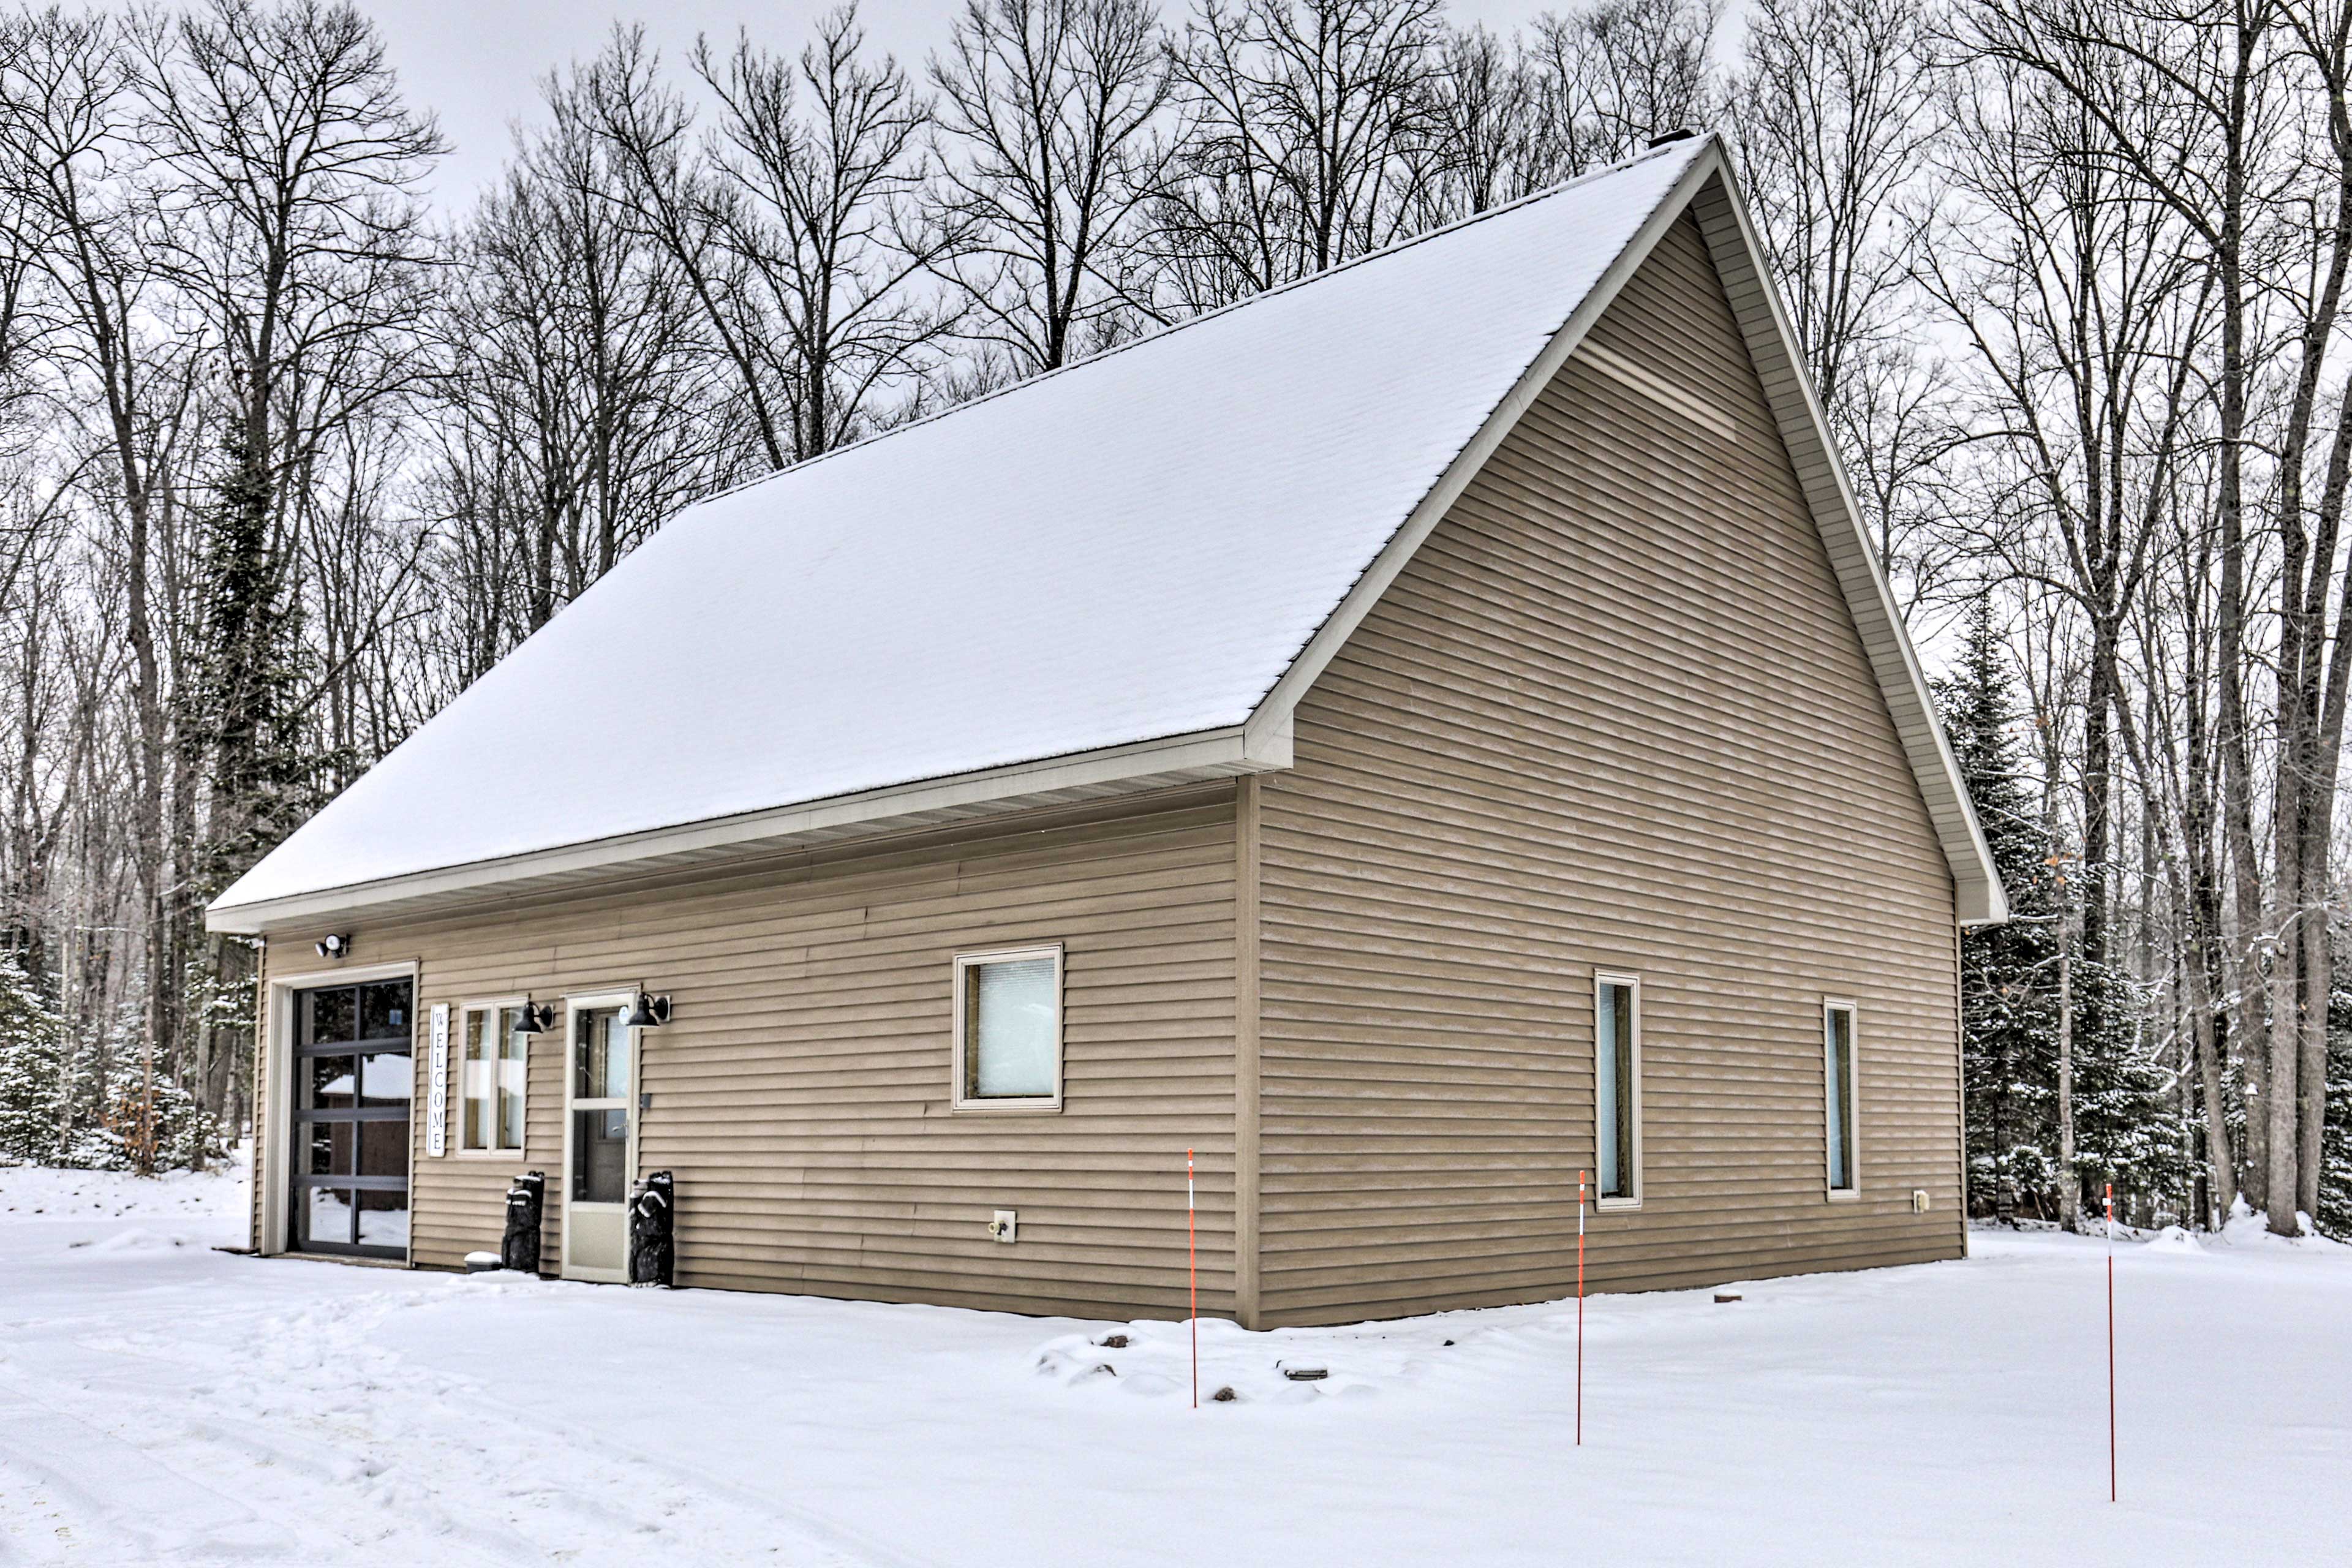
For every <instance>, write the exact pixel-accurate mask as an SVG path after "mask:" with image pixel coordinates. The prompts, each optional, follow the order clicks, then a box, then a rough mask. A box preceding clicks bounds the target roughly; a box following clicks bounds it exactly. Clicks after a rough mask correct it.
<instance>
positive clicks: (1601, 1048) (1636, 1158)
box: [1592, 973, 1642, 1208]
mask: <svg viewBox="0 0 2352 1568" xmlns="http://www.w3.org/2000/svg"><path fill="white" fill-rule="evenodd" d="M1592 1046H1593V1050H1592V1106H1593V1121H1594V1129H1593V1131H1594V1139H1593V1147H1594V1149H1595V1151H1596V1153H1595V1156H1594V1163H1595V1165H1596V1167H1597V1169H1596V1170H1595V1171H1594V1173H1593V1174H1594V1178H1595V1182H1594V1190H1595V1192H1596V1193H1597V1194H1599V1201H1600V1206H1601V1207H1602V1208H1633V1207H1634V1206H1636V1205H1639V1204H1640V1203H1641V1201H1642V982H1641V980H1640V978H1639V977H1638V976H1635V975H1631V974H1606V973H1604V974H1596V975H1594V976H1593V979H1592Z"/></svg>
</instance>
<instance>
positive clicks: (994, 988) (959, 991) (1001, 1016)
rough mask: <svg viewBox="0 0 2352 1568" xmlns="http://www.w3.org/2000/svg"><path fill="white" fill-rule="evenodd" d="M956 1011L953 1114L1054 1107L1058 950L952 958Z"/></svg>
mask: <svg viewBox="0 0 2352 1568" xmlns="http://www.w3.org/2000/svg"><path fill="white" fill-rule="evenodd" d="M955 1008H956V1026H955V1104H956V1106H957V1108H958V1109H960V1110H1059V1109H1060V1108H1061V1104H1062V950H1061V949H1060V948H1058V947H1042V948H1029V949H1025V950H1023V951H1020V952H974V953H965V954H963V955H961V956H960V957H958V958H957V960H956V961H955Z"/></svg>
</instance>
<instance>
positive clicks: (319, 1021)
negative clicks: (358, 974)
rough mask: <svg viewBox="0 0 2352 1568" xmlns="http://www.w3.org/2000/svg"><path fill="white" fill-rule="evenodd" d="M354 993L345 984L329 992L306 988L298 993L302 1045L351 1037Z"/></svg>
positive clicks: (355, 1021)
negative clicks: (300, 997) (299, 998)
mask: <svg viewBox="0 0 2352 1568" xmlns="http://www.w3.org/2000/svg"><path fill="white" fill-rule="evenodd" d="M356 996H357V993H356V992H354V991H352V989H351V988H350V987H348V986H338V987H337V988H336V989H334V990H332V991H306V992H304V993H303V994H302V1009H301V1019H302V1037H301V1041H300V1043H301V1044H303V1045H306V1046H321V1045H325V1044H327V1043H329V1042H330V1041H334V1040H349V1039H355V1038H357V1036H356V1035H355V1034H354V1033H353V1029H354V1026H356V1024H357V1023H358V1017H357V1015H356V1014H355V1013H354V1011H353V1007H354V1002H355V998H356Z"/></svg>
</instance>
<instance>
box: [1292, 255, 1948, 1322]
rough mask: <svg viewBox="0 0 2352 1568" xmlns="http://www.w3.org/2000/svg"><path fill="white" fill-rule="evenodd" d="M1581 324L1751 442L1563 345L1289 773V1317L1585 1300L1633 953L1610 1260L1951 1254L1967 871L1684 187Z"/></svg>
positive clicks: (1337, 681)
mask: <svg viewBox="0 0 2352 1568" xmlns="http://www.w3.org/2000/svg"><path fill="white" fill-rule="evenodd" d="M1588 341H1589V342H1593V343H1596V344H1599V345H1601V347H1602V348H1604V349H1605V350H1607V351H1610V352H1611V353H1613V354H1614V355H1616V356H1618V357H1619V358H1620V359H1621V360H1622V361H1624V362H1630V363H1633V364H1634V365H1636V366H1639V367H1641V369H1642V370H1643V371H1644V372H1646V373H1647V374H1653V375H1655V376H1657V377H1659V378H1662V379H1664V380H1665V381H1668V382H1670V383H1672V384H1674V385H1675V386H1676V387H1678V388H1681V389H1683V390H1684V391H1685V392H1686V393H1687V394H1688V395H1691V396H1693V397H1696V398H1698V399H1701V400H1703V401H1704V402H1705V403H1706V404H1709V405H1713V406H1714V407H1715V408H1717V410H1719V411H1720V412H1721V414H1722V415H1723V416H1725V417H1727V418H1728V420H1729V421H1730V423H1731V426H1732V432H1733V433H1732V436H1731V438H1730V439H1729V440H1728V441H1726V440H1725V439H1724V438H1723V437H1722V436H1721V435H1720V434H1719V433H1718V432H1717V430H1714V429H1710V428H1709V427H1708V423H1709V422H1702V421H1697V420H1694V419H1693V418H1691V417H1690V416H1688V414H1687V413H1686V412H1676V411H1675V409H1674V408H1673V407H1672V406H1670V405H1666V404H1664V403H1661V402H1660V401H1659V400H1657V399H1655V398H1654V397H1651V396H1647V395H1643V394H1642V393H1641V392H1639V391H1636V390H1634V389H1633V387H1631V386H1629V385H1628V384H1627V383H1626V381H1625V379H1624V378H1623V377H1622V376H1612V375H1610V374H1605V373H1603V372H1602V371H1601V370H1599V369H1596V368H1595V367H1594V365H1593V363H1592V360H1593V359H1594V358H1597V357H1599V356H1579V357H1575V358H1571V359H1570V362H1569V363H1568V365H1567V366H1566V368H1565V369H1563V370H1562V371H1561V373H1560V374H1559V375H1558V376H1557V377H1556V378H1555V380H1554V382H1553V384H1551V385H1550V386H1549V387H1548V388H1547V389H1546V391H1545V392H1544V394H1543V395H1542V396H1541V397H1540V398H1539V399H1538V402H1537V404H1536V405H1535V406H1534V407H1533V408H1532V409H1531V410H1530V411H1529V413H1528V415H1527V416H1525V417H1524V418H1523V419H1522V420H1521V422H1520V423H1519V425H1518V426H1517V428H1516V429H1515V430H1514V431H1513V432H1512V434H1511V435H1510V436H1509V437H1508V438H1507V440H1506V441H1505V443H1504V444H1503V446H1502V447H1501V448H1500V449H1499V450H1498V451H1497V453H1496V456H1495V458H1493V459H1491V460H1490V461H1489V462H1488V464H1487V465H1486V468H1485V469H1484V470H1483V471H1482V472H1481V473H1480V475H1479V476H1478V477H1477V479H1475V480H1474V481H1473V482H1472V484H1471V486H1470V488H1469V489H1467V490H1466V491H1465V494H1464V495H1463V497H1462V499H1461V500H1459V501H1457V502H1456V503H1455V504H1454V508H1453V509H1452V510H1451V511H1450V512H1449V513H1448V514H1447V516H1446V518H1445V519H1444V521H1442V522H1441V523H1440V524H1439V526H1438V528H1437V529H1436V531H1434V532H1433V534H1432V536H1431V537H1430V539H1429V540H1428V542H1426V543H1425V544H1424V545H1423V548H1422V549H1421V551H1420V552H1419V553H1418V554H1417V555H1416V556H1415V557H1414V558H1413V560H1412V563H1410V564H1409V565H1408V566H1407V567H1406V569H1405V571H1404V573H1403V574H1402V576H1401V577H1400V578H1399V579H1398V581H1397V582H1396V583H1395V584H1393V585H1392V586H1391V588H1390V589H1389V591H1388V592H1387V594H1386V595H1384V596H1383V597H1382V599H1381V602H1380V604H1379V605H1377V607H1376V608H1375V609H1374V610H1373V611H1372V612H1371V614H1370V616H1369V617H1368V618H1367V619H1366V621H1365V622H1364V623H1363V625H1362V626H1360V627H1359V628H1358V629H1357V631H1356V632H1355V634H1354V635H1353V636H1352V637H1351V638H1350V639H1349V643H1348V644H1347V646H1346V647H1344V648H1343V649H1342V650H1341V652H1340V653H1339V657H1338V658H1336V659H1335V660H1334V661H1333V663H1332V665H1331V666H1330V667H1329V668H1328V669H1327V670H1326V671H1325V672H1324V673H1323V674H1322V676H1321V677H1320V678H1319V679H1318V681H1317V682H1316V684H1315V686H1314V688H1313V689H1311V690H1310V691H1309V692H1308V694H1307V697H1306V698H1305V700H1303V701H1302V702H1301V704H1300V705H1299V708H1298V710H1297V766H1296V768H1295V769H1294V770H1292V771H1290V772H1287V773H1278V774H1272V775H1268V776H1266V777H1265V778H1264V779H1263V780H1261V781H1259V783H1258V785H1257V802H1256V805H1257V810H1258V819H1257V827H1258V843H1257V847H1256V856H1257V858H1258V860H1259V862H1260V865H1261V867H1262V871H1261V882H1260V887H1259V898H1258V909H1257V919H1258V926H1259V929H1258V937H1257V940H1258V943H1259V948H1260V953H1261V958H1260V963H1261V975H1260V980H1259V984H1260V992H1261V1001H1260V1009H1261V1018H1260V1024H1259V1038H1258V1043H1257V1054H1256V1067H1257V1072H1258V1075H1259V1079H1260V1082H1261V1085H1262V1094H1263V1100H1262V1105H1261V1115H1260V1125H1259V1127H1258V1129H1257V1153H1258V1159H1257V1167H1258V1169H1257V1182H1258V1186H1259V1191H1260V1194H1261V1203H1262V1215H1261V1216H1260V1242H1259V1246H1260V1257H1259V1259H1258V1263H1259V1279H1260V1291H1259V1304H1260V1313H1259V1316H1260V1318H1261V1320H1262V1321H1265V1322H1269V1323H1283V1322H1309V1321H1346V1320H1352V1319H1360V1318H1364V1317H1371V1316H1392V1315H1397V1314H1401V1313H1406V1312H1414V1311H1423V1310H1437V1309H1444V1308H1454V1307H1466V1306H1475V1305H1486V1304H1493V1303H1500V1302H1508V1301H1517V1300H1542V1299H1547V1298H1551V1297H1557V1296H1559V1295H1561V1294H1564V1293H1568V1292H1570V1291H1572V1289H1573V1288H1574V1279H1575V1236H1576V1180H1577V1173H1578V1170H1579V1168H1580V1167H1584V1168H1590V1167H1591V1164H1592V1163H1593V1148H1594V1135H1593V1122H1592V1079H1593V1074H1592V976H1593V972H1594V970H1595V968H1596V967H1600V968H1605V969H1609V970H1629V971H1632V972H1633V973H1638V974H1639V975H1640V976H1641V977H1642V980H1643V1053H1644V1076H1643V1120H1644V1187H1645V1196H1644V1202H1643V1205H1642V1207H1641V1208H1640V1209H1639V1210H1638V1211H1634V1212H1612V1213H1609V1214H1605V1215H1593V1216H1592V1218H1591V1221H1590V1230H1591V1237H1590V1255H1589V1259H1588V1271H1587V1277H1588V1280H1589V1282H1590V1284H1591V1286H1592V1287H1593V1288H1597V1289H1655V1288H1668V1287H1677V1286H1691V1285H1699V1284H1706V1283H1712V1282H1719V1281H1722V1280H1726V1279H1739V1278H1753V1277H1758V1276H1763V1275H1770V1274H1776V1273H1788V1272H1794V1271H1802V1270H1811V1269H1821V1268H1855V1267H1863V1266H1867V1265H1873V1264H1885V1263H1897V1262H1909V1261H1917V1260H1924V1259H1928V1258H1948V1257H1954V1256H1958V1254H1959V1253H1960V1252H1961V1250H1962V1247H1963V1232H1962V1229H1961V1224H1960V1215H1959V1205H1958V1200H1959V1190H1958V1176H1959V1159H1960V1155H1959V1146H1958V1134H1959V1121H1958V1055H1957V1027H1958V1024H1957V1008H1956V999H1955V989H1954V986H1955V967H1956V959H1955V945H1954V936H1955V907H1954V890H1953V885H1952V880H1951V876H1950V872H1949V869H1948V863H1947V861H1946V860H1945V858H1944V854H1943V851H1942V849H1941V848H1940V847H1939V846H1938V843H1937V838H1936V836H1935V833H1934V830H1933V827H1932V826H1931V824H1930V821H1929V818H1928V816H1927V809H1926V806H1925V805H1924V804H1923V802H1922V800H1921V797H1920V793H1919V787H1918V784H1917V783H1916V779H1915V778H1914V775H1913V774H1912V773H1911V770H1910V767H1909V765H1908V763H1906V758H1905V754H1904V751H1903V748H1902V745H1901V742H1900V741H1899V739H1898V738H1897V736H1896V733H1895V728H1894V725H1893V722H1892V721H1891V720H1890V719H1889V717H1888V715H1887V711H1886V707H1885V699H1884V697H1883V696H1882V694H1881V692H1880V689H1879V688H1878V686H1877V684H1876V682H1875V680H1874V677H1873V674H1872V670H1871V667H1870V664H1869V662H1868V659H1867V658H1866V655H1865V653H1864V647H1863V645H1862V642H1861V639H1860V637H1859V636H1858V635H1857V633H1856V631H1855V628H1854V625H1853V618H1852V616H1851V615H1850V613H1849V611H1848V610H1847V607H1846V605H1845V602H1844V600H1843V597H1842V596H1841V594H1840V592H1839V588H1838V584H1837V581H1836V578H1835V575H1834V574H1833V572H1832V567H1831V563H1830V561H1829V558H1828V555H1827V553H1826V552H1825V550H1824V548H1823V546H1822V541H1821V538H1820V535H1819V533H1818V532H1817V531H1816V530H1815V528H1814V525H1813V523H1812V521H1811V515H1810V513H1809V512H1808V511H1807V510H1806V508H1805V505H1804V500H1803V495H1802V492H1801V489H1800V486H1799V483H1798V479H1797V477H1796V475H1795V473H1794V471H1793V470H1792V468H1790V461H1789V458H1788V455H1787V451H1786V448H1785V447H1783V446H1782V444H1781V440H1780V436H1779V434H1778V431H1777V427H1776V426H1775V422H1774V420H1773V417H1772V416H1771V414H1770V412H1769V408H1768V406H1767V405H1766V403H1765V400H1764V396H1763V393H1762V389H1761V387H1760V385H1759V382H1758V380H1757V376H1756V374H1755V372H1754V369H1753V366H1752V365H1751V363H1750V362H1749V360H1748V355H1747V351H1746V349H1745V348H1744V346H1743V344H1742V342H1741V340H1740V337H1739V335H1738V330H1737V327H1736V324H1735V322H1734V320H1733V317H1732V312H1731V309H1730V306H1729V304H1728V303H1727V300H1726V298H1725V295H1724V291H1723V289H1722V288H1721V286H1720V284H1719V282H1718V280H1717V276H1716V273H1715V271H1714V268H1713V266H1712V264H1711V262H1710V261H1709V259H1708V257H1707V251H1706V246H1705V243H1704V241H1703V239H1702V238H1701V237H1700V235H1699V232H1698V230H1697V228H1696V226H1695V224H1694V223H1693V222H1692V221H1691V220H1690V219H1689V218H1687V217H1685V218H1684V219H1683V220H1680V221H1678V222H1677V223H1676V224H1675V226H1673V228H1672V229H1671V231H1670V232H1669V233H1668V234H1667V236H1666V237H1664V239H1663V240H1662V241H1661V243H1660V245H1659V247H1658V248H1657V249H1656V250H1655V251H1654V253H1653V254H1652V256H1651V257H1650V258H1649V259H1648V260H1647V261H1646V262H1645V263H1644V264H1643V267H1642V268H1641V269H1640V270H1639V271H1638V272H1637V274H1636V275H1635V276H1634V278H1633V279H1631V280H1630V281H1629V283H1628V284H1627V286H1626V288H1625V289H1624V291H1623V292H1622V294H1621V295H1620V296H1619V297H1618V299H1617V300H1615V301H1613V302H1612V305H1611V306H1610V308H1609V310H1607V312H1606V313H1605V314H1604V315H1603V317H1602V318H1601V321H1599V322H1598V323H1596V325H1595V327H1594V329H1593V331H1592V333H1591V337H1590V339H1589V340H1588ZM1825 996H1837V997H1843V998H1851V999H1853V1000H1854V1001H1856V1002H1858V1003H1859V1005H1860V1009H1861V1011H1860V1019H1861V1022H1860V1031H1859V1035H1860V1042H1861V1058H1860V1060H1861V1066H1860V1070H1859V1073H1858V1077H1859V1079H1860V1082H1861V1086H1862V1110H1861V1115H1860V1123H1861V1130H1862V1131H1861V1144H1860V1146H1861V1173H1862V1186H1863V1192H1862V1194H1861V1196H1860V1198H1859V1199H1858V1200H1856V1201H1838V1202H1832V1201H1830V1200H1829V1199H1828V1198H1827V1197H1826V1196H1825V1194H1824V1191H1823V1185H1824V1184H1823V1150H1822V1142H1823V1134H1824V1126H1823V1123H1824V1110H1823V1097H1822V1049H1821V1005H1822V1000H1823V998H1824V997H1825ZM1915 1188H1924V1189H1926V1190H1927V1192H1928V1194H1930V1198H1931V1203H1932V1208H1931V1210H1930V1212H1929V1213H1927V1214H1925V1215H1915V1214H1914V1213H1913V1212H1912V1208H1911V1201H1910V1198H1911V1193H1912V1190H1913V1189H1915Z"/></svg>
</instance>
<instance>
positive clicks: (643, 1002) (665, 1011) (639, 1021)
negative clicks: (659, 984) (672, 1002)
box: [629, 991, 669, 1029]
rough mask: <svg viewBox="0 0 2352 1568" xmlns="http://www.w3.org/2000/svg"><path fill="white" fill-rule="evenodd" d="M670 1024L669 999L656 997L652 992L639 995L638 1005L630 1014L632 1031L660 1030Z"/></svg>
mask: <svg viewBox="0 0 2352 1568" xmlns="http://www.w3.org/2000/svg"><path fill="white" fill-rule="evenodd" d="M668 1022H669V997H668V996H667V995H666V994H665V995H661V996H656V995H655V994H653V993H652V992H650V991H640V992H638V993H637V1005H636V1006H635V1008H633V1009H631V1010H630V1013H629V1027H631V1028H632V1029H658V1028H660V1027H661V1026H663V1025H664V1024H667V1023H668Z"/></svg>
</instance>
